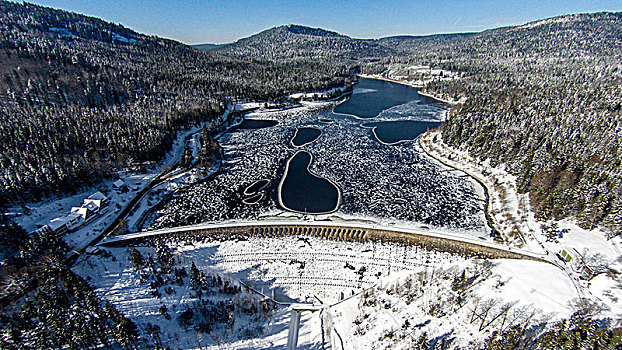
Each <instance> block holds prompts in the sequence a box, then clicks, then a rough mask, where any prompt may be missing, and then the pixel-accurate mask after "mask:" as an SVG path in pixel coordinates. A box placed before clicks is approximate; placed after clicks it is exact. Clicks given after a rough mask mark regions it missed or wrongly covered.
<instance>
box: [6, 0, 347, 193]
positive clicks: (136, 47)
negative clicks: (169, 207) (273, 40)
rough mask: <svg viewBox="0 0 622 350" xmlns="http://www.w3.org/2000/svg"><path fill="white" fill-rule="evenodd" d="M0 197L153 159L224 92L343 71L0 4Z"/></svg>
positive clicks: (332, 76) (264, 90)
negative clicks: (230, 53) (260, 59)
mask: <svg viewBox="0 0 622 350" xmlns="http://www.w3.org/2000/svg"><path fill="white" fill-rule="evenodd" d="M0 75H1V79H0V101H1V103H0V144H2V146H3V147H2V148H0V183H1V186H2V188H1V189H0V191H1V192H0V200H2V201H5V202H6V201H13V200H35V199H39V198H40V197H41V196H45V195H49V194H54V193H66V192H68V191H72V190H75V189H79V188H80V186H82V185H85V184H89V183H93V182H96V181H99V180H100V179H101V177H102V176H106V175H107V174H110V172H111V171H113V170H114V169H117V168H119V167H123V166H126V165H128V164H130V163H132V162H141V161H150V160H158V159H159V158H160V157H161V156H162V155H163V154H164V153H165V151H166V150H167V149H169V148H170V145H171V142H172V138H173V136H174V134H175V132H176V131H177V130H179V129H180V128H182V127H185V126H187V125H189V124H192V123H195V122H198V121H205V120H210V119H213V118H215V117H216V116H218V115H220V113H222V112H223V109H224V108H225V104H226V101H227V99H230V98H236V97H245V98H249V99H259V100H266V99H267V100H275V99H280V98H282V97H283V96H284V95H285V94H287V93H289V92H293V91H308V90H317V89H322V88H326V87H329V86H332V85H338V84H342V83H343V81H344V77H345V76H347V75H348V71H347V70H343V69H342V68H340V67H335V68H333V67H331V66H327V65H321V64H313V65H298V66H297V67H296V68H293V67H290V66H284V65H278V64H275V63H269V62H264V63H254V62H248V61H244V60H240V59H237V58H229V57H224V56H221V55H217V54H213V53H209V52H203V51H200V50H197V49H194V48H192V47H189V46H186V45H183V44H181V43H178V42H175V41H171V40H165V39H161V38H158V37H154V36H146V35H142V34H139V33H136V32H134V31H132V30H130V29H127V28H125V27H123V26H120V25H116V24H112V23H107V22H104V21H102V20H99V19H96V18H92V17H87V16H83V15H79V14H75V13H70V12H65V11H60V10H53V9H50V8H45V7H41V6H37V5H32V4H28V3H23V4H22V3H12V2H6V1H0Z"/></svg>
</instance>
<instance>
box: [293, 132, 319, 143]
mask: <svg viewBox="0 0 622 350" xmlns="http://www.w3.org/2000/svg"><path fill="white" fill-rule="evenodd" d="M321 134H322V132H321V131H320V130H319V129H316V128H298V130H297V132H296V137H294V139H293V140H292V143H293V144H294V146H296V147H300V146H303V145H306V144H307V143H311V142H313V141H315V140H316V139H317V138H318V137H320V135H321Z"/></svg>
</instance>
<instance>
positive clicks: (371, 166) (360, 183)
mask: <svg viewBox="0 0 622 350" xmlns="http://www.w3.org/2000/svg"><path fill="white" fill-rule="evenodd" d="M366 96H367V97H366ZM383 96H384V98H383ZM357 105H358V106H359V107H360V108H359V109H358V110H357ZM335 111H339V112H340V113H335ZM346 112H347V113H346ZM446 112H447V107H446V106H444V105H442V104H439V103H438V102H435V101H434V100H432V99H429V98H427V97H423V96H419V95H418V94H417V90H416V89H415V88H412V87H407V86H402V85H399V84H395V83H389V82H384V81H376V80H370V79H361V81H360V83H359V84H358V85H357V86H356V87H355V89H354V94H353V95H352V96H351V97H350V98H349V99H348V100H347V101H345V102H342V103H340V104H339V103H337V102H324V103H303V106H302V107H300V108H294V109H289V110H283V111H272V112H253V113H250V114H249V115H247V118H252V119H253V120H261V119H264V120H275V121H277V122H278V123H277V124H275V125H273V126H271V127H264V128H259V129H236V130H233V131H232V132H230V133H228V134H226V135H224V136H223V137H221V138H220V140H219V142H220V144H221V145H222V147H223V148H224V150H225V161H224V164H223V167H222V169H221V171H219V172H218V173H216V174H215V175H214V176H212V177H210V178H209V179H208V180H207V181H203V182H201V183H198V184H196V185H193V186H191V187H187V188H183V189H180V190H179V191H177V192H176V193H174V194H173V196H171V198H170V199H168V201H167V202H166V203H164V205H163V206H162V207H161V208H160V209H159V210H158V211H157V212H156V213H154V214H152V215H154V216H156V217H157V218H156V219H155V220H153V222H154V224H153V225H152V227H151V228H163V227H174V226H181V225H187V224H196V223H202V222H217V221H229V220H255V219H261V218H262V217H264V218H265V217H274V216H292V215H294V216H295V215H297V214H293V213H290V212H288V211H287V210H286V209H285V208H283V207H281V206H280V205H279V201H278V186H279V183H280V182H281V179H282V177H283V176H284V171H285V167H286V163H287V161H288V160H289V159H290V158H292V156H293V155H294V154H295V153H296V152H298V151H305V152H308V153H309V154H311V155H312V157H313V161H312V162H311V164H310V166H309V171H310V172H311V173H312V174H314V175H316V176H318V177H320V178H323V179H327V180H330V182H331V183H334V184H335V185H336V186H337V187H338V188H339V190H340V192H341V198H340V199H341V200H340V203H339V207H338V209H337V211H336V212H335V213H333V214H330V216H331V217H333V218H334V217H336V216H337V217H340V218H348V219H353V218H356V219H365V220H373V221H377V222H381V223H385V224H401V225H416V226H419V227H421V226H434V227H438V228H443V229H447V230H450V231H452V232H456V233H460V234H465V235H469V236H478V237H482V238H486V239H489V237H488V234H489V229H488V227H487V225H486V220H485V216H484V191H483V189H482V188H481V187H480V186H479V185H478V184H477V183H476V182H474V181H473V180H471V179H470V178H469V177H468V176H465V174H463V173H460V172H457V171H454V170H452V169H449V168H446V167H444V166H443V165H441V164H439V163H437V162H436V161H435V160H433V159H431V158H430V157H428V156H427V155H425V153H423V152H422V150H421V148H420V147H419V144H418V142H417V140H416V139H415V137H416V134H417V133H418V132H424V131H425V130H427V129H428V128H430V127H434V126H436V125H438V124H440V122H441V120H443V119H444V116H445V114H446ZM357 113H358V114H357ZM371 113H375V115H374V116H371V117H370V116H369V114H371ZM367 123H378V124H374V125H375V126H380V127H377V128H375V129H374V128H370V127H369V125H368V126H365V125H364V124H367ZM391 123H398V124H395V125H391ZM419 123H420V124H419ZM400 126H408V129H405V128H403V127H400ZM299 128H314V129H317V130H320V131H321V134H320V136H319V137H318V138H317V139H316V140H314V141H313V142H310V143H305V144H303V145H301V146H299V147H296V146H295V145H294V144H292V142H291V141H292V139H293V138H294V136H295V134H296V131H297V130H298V129H299ZM391 130H396V133H400V134H401V135H391ZM377 132H382V133H383V136H386V137H388V139H387V140H388V141H394V142H395V143H394V142H381V140H379V139H378V138H377V136H376V134H375V133H377ZM261 179H269V181H270V183H269V184H268V185H267V186H265V187H264V188H262V189H261V190H260V191H259V192H258V193H260V194H262V195H263V196H261V199H259V200H255V199H256V198H257V197H256V196H255V195H257V193H254V194H253V195H254V196H255V197H254V198H253V200H248V199H249V198H247V197H248V195H247V194H245V193H244V192H245V189H246V188H248V186H250V185H252V184H253V183H255V182H256V181H258V180H261ZM298 200H299V201H300V203H297V204H296V207H297V208H305V207H308V206H307V205H305V203H304V201H305V200H307V198H304V197H303V198H299V199H298ZM300 215H302V214H300ZM316 218H319V219H325V218H326V216H323V215H317V216H316Z"/></svg>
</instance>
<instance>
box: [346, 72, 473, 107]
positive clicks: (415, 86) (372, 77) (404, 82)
mask: <svg viewBox="0 0 622 350" xmlns="http://www.w3.org/2000/svg"><path fill="white" fill-rule="evenodd" d="M357 76H358V77H360V78H364V79H376V80H383V81H388V82H391V83H396V84H402V85H405V86H410V87H412V88H417V89H419V90H417V93H418V94H419V95H421V96H425V97H429V98H431V99H433V100H436V101H438V102H442V103H446V104H449V105H452V106H455V105H457V104H459V103H462V102H461V101H450V100H445V99H443V98H440V97H438V96H434V95H432V94H430V93H428V92H422V91H421V89H423V88H424V87H425V86H424V85H422V84H413V83H408V82H406V81H403V80H398V79H394V78H386V77H381V76H377V75H367V74H357Z"/></svg>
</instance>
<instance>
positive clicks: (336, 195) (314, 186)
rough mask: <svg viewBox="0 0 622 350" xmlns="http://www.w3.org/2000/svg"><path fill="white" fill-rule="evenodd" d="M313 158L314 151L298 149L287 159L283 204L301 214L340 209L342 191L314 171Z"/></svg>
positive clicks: (281, 191) (281, 190)
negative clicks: (312, 169)
mask: <svg viewBox="0 0 622 350" xmlns="http://www.w3.org/2000/svg"><path fill="white" fill-rule="evenodd" d="M312 160H313V156H312V155H311V153H309V152H305V151H298V152H296V153H295V154H294V155H293V156H292V157H291V158H290V159H289V160H288V161H287V164H286V166H285V172H284V174H283V178H282V179H281V182H280V183H279V188H278V197H279V204H280V205H281V207H283V208H285V209H287V210H290V211H294V212H299V213H309V214H324V213H332V212H334V211H336V210H337V208H339V203H340V202H341V191H340V190H339V187H337V186H336V185H335V184H334V183H333V182H332V181H330V180H328V179H325V178H322V177H319V176H316V175H314V174H312V173H311V171H310V170H309V167H310V165H311V162H312Z"/></svg>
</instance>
